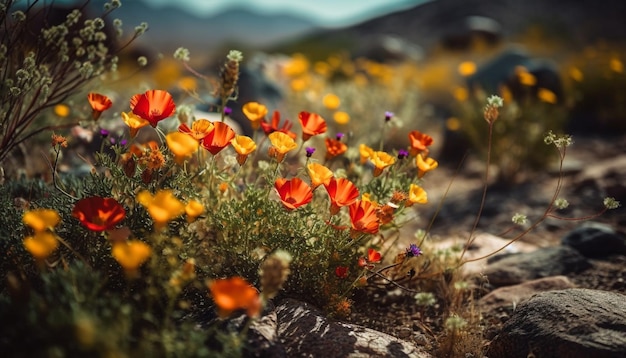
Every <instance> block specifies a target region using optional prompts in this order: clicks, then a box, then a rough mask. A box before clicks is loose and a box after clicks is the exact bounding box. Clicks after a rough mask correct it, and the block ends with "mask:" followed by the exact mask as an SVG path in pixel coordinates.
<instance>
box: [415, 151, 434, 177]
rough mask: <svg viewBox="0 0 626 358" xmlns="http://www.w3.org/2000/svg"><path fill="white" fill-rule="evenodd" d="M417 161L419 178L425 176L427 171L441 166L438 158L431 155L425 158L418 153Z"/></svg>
mask: <svg viewBox="0 0 626 358" xmlns="http://www.w3.org/2000/svg"><path fill="white" fill-rule="evenodd" d="M415 162H416V164H417V169H418V173H417V177H418V178H421V177H423V176H424V174H426V173H427V172H429V171H431V170H433V169H435V168H437V167H438V166H439V163H438V162H437V161H436V160H434V159H433V158H430V157H428V158H426V159H424V157H423V156H422V154H418V155H417V156H416V159H415Z"/></svg>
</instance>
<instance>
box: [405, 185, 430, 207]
mask: <svg viewBox="0 0 626 358" xmlns="http://www.w3.org/2000/svg"><path fill="white" fill-rule="evenodd" d="M426 203H428V196H427V195H426V190H424V189H423V188H422V187H421V186H419V185H415V184H411V185H410V186H409V200H408V201H407V202H406V204H405V205H406V206H412V205H413V204H426Z"/></svg>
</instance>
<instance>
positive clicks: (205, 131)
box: [178, 119, 213, 142]
mask: <svg viewBox="0 0 626 358" xmlns="http://www.w3.org/2000/svg"><path fill="white" fill-rule="evenodd" d="M212 130H213V122H211V121H209V120H208V119H198V120H197V121H195V122H193V123H192V124H191V128H189V126H187V125H186V124H185V123H181V125H179V126H178V131H180V132H183V133H186V134H189V135H190V136H192V137H193V138H194V139H195V140H197V141H198V142H201V141H202V140H203V139H204V137H206V136H207V135H209V133H210V132H211V131H212Z"/></svg>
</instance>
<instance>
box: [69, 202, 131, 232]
mask: <svg viewBox="0 0 626 358" xmlns="http://www.w3.org/2000/svg"><path fill="white" fill-rule="evenodd" d="M72 216H73V217H75V218H76V219H78V221H80V223H81V224H83V226H85V227H86V228H87V229H89V230H92V231H104V230H108V229H112V228H114V227H115V225H117V224H118V223H119V222H120V221H122V220H124V218H125V217H126V210H124V207H123V206H122V205H121V204H120V203H118V202H117V200H115V199H113V198H102V197H99V196H92V197H88V198H84V199H81V200H79V201H77V202H76V204H74V209H72Z"/></svg>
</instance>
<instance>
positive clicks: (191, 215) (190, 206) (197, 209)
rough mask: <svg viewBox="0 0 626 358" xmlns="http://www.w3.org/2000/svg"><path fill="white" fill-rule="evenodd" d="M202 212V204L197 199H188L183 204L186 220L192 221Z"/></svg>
mask: <svg viewBox="0 0 626 358" xmlns="http://www.w3.org/2000/svg"><path fill="white" fill-rule="evenodd" d="M203 212H204V205H202V203H201V202H199V201H197V200H193V199H192V200H189V202H188V203H187V205H185V213H186V214H187V222H190V223H191V222H194V221H195V220H196V218H197V217H198V216H200V215H202V213H203Z"/></svg>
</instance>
